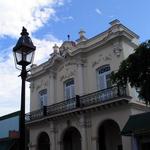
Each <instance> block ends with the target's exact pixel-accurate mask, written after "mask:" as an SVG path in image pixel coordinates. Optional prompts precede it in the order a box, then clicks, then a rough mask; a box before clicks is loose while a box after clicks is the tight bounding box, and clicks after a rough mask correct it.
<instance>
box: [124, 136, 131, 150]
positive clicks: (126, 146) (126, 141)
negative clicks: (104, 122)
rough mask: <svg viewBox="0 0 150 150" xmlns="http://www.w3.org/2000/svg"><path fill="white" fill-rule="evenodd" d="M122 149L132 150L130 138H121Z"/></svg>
mask: <svg viewBox="0 0 150 150" xmlns="http://www.w3.org/2000/svg"><path fill="white" fill-rule="evenodd" d="M122 147H123V150H132V142H131V137H127V136H122Z"/></svg>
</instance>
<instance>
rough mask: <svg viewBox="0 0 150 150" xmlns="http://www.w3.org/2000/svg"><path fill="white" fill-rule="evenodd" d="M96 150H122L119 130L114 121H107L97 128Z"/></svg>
mask: <svg viewBox="0 0 150 150" xmlns="http://www.w3.org/2000/svg"><path fill="white" fill-rule="evenodd" d="M98 150H122V138H121V134H120V128H119V125H118V123H117V122H116V121H114V120H112V119H107V120H104V121H103V122H102V123H101V125H100V126H99V128H98Z"/></svg>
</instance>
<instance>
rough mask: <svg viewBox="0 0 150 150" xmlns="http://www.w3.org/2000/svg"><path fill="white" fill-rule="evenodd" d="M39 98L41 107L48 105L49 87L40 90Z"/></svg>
mask: <svg viewBox="0 0 150 150" xmlns="http://www.w3.org/2000/svg"><path fill="white" fill-rule="evenodd" d="M39 100H40V105H41V108H42V107H43V106H46V105H47V89H44V90H41V91H40V92H39Z"/></svg>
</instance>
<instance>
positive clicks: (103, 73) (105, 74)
mask: <svg viewBox="0 0 150 150" xmlns="http://www.w3.org/2000/svg"><path fill="white" fill-rule="evenodd" d="M110 73H111V71H110V66H109V65H104V66H101V67H99V68H98V69H97V84H98V89H99V90H102V89H106V88H109V87H111V81H110Z"/></svg>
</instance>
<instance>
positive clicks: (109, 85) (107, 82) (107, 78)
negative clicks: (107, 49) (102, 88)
mask: <svg viewBox="0 0 150 150" xmlns="http://www.w3.org/2000/svg"><path fill="white" fill-rule="evenodd" d="M106 85H107V88H109V87H111V80H110V74H107V75H106Z"/></svg>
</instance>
